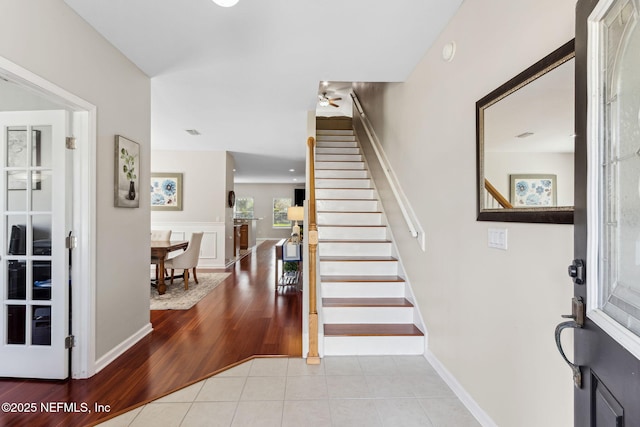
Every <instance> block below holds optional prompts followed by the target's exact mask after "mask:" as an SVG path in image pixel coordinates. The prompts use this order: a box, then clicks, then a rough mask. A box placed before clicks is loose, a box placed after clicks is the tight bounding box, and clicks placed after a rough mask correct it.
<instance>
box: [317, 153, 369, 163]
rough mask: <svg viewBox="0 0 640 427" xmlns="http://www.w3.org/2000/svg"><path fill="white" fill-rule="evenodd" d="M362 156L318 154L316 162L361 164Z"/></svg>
mask: <svg viewBox="0 0 640 427" xmlns="http://www.w3.org/2000/svg"><path fill="white" fill-rule="evenodd" d="M361 161H362V155H360V154H316V162H361Z"/></svg>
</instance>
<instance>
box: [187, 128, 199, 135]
mask: <svg viewBox="0 0 640 427" xmlns="http://www.w3.org/2000/svg"><path fill="white" fill-rule="evenodd" d="M186 132H187V133H188V134H189V135H193V136H196V135H200V132H198V131H197V130H195V129H186Z"/></svg>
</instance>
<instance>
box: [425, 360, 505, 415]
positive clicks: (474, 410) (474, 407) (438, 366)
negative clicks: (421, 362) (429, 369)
mask: <svg viewBox="0 0 640 427" xmlns="http://www.w3.org/2000/svg"><path fill="white" fill-rule="evenodd" d="M424 356H425V357H426V359H427V360H428V361H429V363H431V366H433V369H435V370H436V372H437V373H438V374H439V375H440V377H442V379H443V380H444V382H445V383H447V385H448V386H449V388H451V390H453V392H454V393H455V394H456V396H458V399H460V401H461V402H462V404H463V405H464V406H465V407H466V408H467V409H468V410H469V412H471V414H472V415H473V416H474V417H475V418H476V420H478V422H479V423H480V425H481V426H483V427H498V425H497V424H496V423H495V422H494V421H493V420H492V419H491V417H490V416H489V415H488V414H487V413H486V412H485V411H484V410H483V409H482V408H481V407H480V405H478V402H476V401H475V400H474V399H473V397H471V395H470V394H469V393H468V392H467V390H465V389H464V387H462V384H460V383H459V382H458V380H457V379H456V377H454V376H453V374H452V373H451V372H449V370H448V369H447V368H445V366H444V365H443V364H442V363H441V362H440V361H439V360H438V358H437V357H436V356H435V355H434V354H433V353H432V352H430V351H429V350H427V351H426V352H425V354H424Z"/></svg>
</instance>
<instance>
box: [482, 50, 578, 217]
mask: <svg viewBox="0 0 640 427" xmlns="http://www.w3.org/2000/svg"><path fill="white" fill-rule="evenodd" d="M574 57H575V46H574V40H571V41H569V42H568V43H566V44H564V45H563V46H561V47H560V48H558V49H556V50H555V51H553V52H552V53H551V54H549V55H547V56H546V57H544V58H543V59H541V60H540V61H538V62H536V63H535V64H533V65H532V66H531V67H529V68H527V69H526V70H524V71H523V72H522V73H520V74H518V75H517V76H515V77H514V78H512V79H511V80H509V81H508V82H506V83H504V84H503V85H502V86H500V87H498V88H497V89H495V90H493V91H492V92H491V93H489V94H488V95H486V96H485V97H483V98H482V99H480V100H479V101H478V102H476V162H477V166H476V168H477V199H478V212H477V213H478V215H477V220H478V221H505V222H532V223H554V224H572V223H573V210H574V209H573V192H574V191H573V181H574V178H573V177H574V172H573V158H574V149H575V142H574V138H575V134H574V119H573V116H574V102H575V100H574V88H575V84H574V78H575V71H574V70H575V66H574V63H575V60H574Z"/></svg>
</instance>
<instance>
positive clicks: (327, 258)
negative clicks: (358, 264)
mask: <svg viewBox="0 0 640 427" xmlns="http://www.w3.org/2000/svg"><path fill="white" fill-rule="evenodd" d="M324 261H345V262H350V261H371V262H387V261H398V258H394V257H392V256H324V257H320V262H324Z"/></svg>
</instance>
